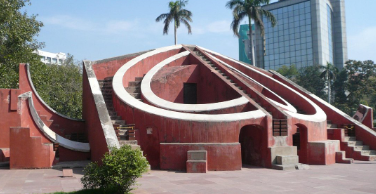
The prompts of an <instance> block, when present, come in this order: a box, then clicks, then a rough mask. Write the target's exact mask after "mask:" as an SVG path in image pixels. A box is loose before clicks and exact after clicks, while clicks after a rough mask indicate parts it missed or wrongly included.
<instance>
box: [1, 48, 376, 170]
mask: <svg viewBox="0 0 376 194" xmlns="http://www.w3.org/2000/svg"><path fill="white" fill-rule="evenodd" d="M83 66H84V71H83V94H82V95H83V120H75V119H71V118H67V117H66V116H63V115H61V114H59V113H57V112H56V111H54V110H53V109H51V108H50V107H49V106H48V105H47V104H45V103H44V102H43V100H42V99H41V98H40V97H39V96H38V93H37V91H36V90H35V88H34V87H33V83H32V80H31V78H30V73H29V69H28V65H25V64H21V65H20V78H19V79H20V80H19V82H20V84H19V89H0V98H1V99H0V134H1V135H0V162H4V161H9V163H10V168H11V169H14V168H50V167H51V166H53V165H55V164H57V163H59V162H63V161H80V160H92V161H98V160H100V158H101V157H102V156H103V154H104V153H106V152H108V147H110V146H115V147H119V146H120V145H123V144H130V145H132V146H133V147H135V148H137V147H138V148H140V149H142V151H143V153H144V155H145V157H146V158H147V160H148V161H149V163H150V165H151V168H154V169H163V170H185V171H187V172H206V171H217V170H218V171H230V170H240V169H241V167H242V165H243V164H251V165H257V166H262V167H266V168H276V169H296V168H304V165H302V164H321V165H330V164H333V163H336V162H337V163H352V161H353V159H355V160H375V159H376V152H375V151H374V150H376V132H375V131H374V128H373V127H374V126H373V120H372V118H373V112H372V109H371V108H369V107H366V106H360V108H359V111H358V112H357V114H356V115H355V116H354V118H353V117H350V116H348V115H346V114H345V113H343V112H341V111H340V110H338V109H337V108H335V107H333V106H332V105H330V104H328V103H326V102H325V101H324V100H322V99H320V98H318V97H316V96H315V95H313V94H311V93H309V92H308V91H306V90H304V89H303V88H301V87H299V86H298V85H296V84H294V83H293V82H291V81H290V80H288V79H286V78H284V77H283V76H281V75H280V74H278V73H277V72H275V71H265V70H263V69H259V68H256V67H253V66H249V65H246V64H244V63H242V62H239V61H236V60H233V59H231V58H228V57H226V56H223V55H221V54H218V53H215V52H213V51H210V50H208V49H205V48H202V47H199V46H189V45H176V46H170V47H164V48H159V49H154V50H151V51H147V52H141V53H136V54H130V55H125V56H120V57H116V58H111V59H105V60H100V61H84V63H83Z"/></svg>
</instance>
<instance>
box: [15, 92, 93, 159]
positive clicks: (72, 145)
mask: <svg viewBox="0 0 376 194" xmlns="http://www.w3.org/2000/svg"><path fill="white" fill-rule="evenodd" d="M21 96H22V97H23V98H26V99H27V100H28V102H29V103H28V104H29V109H30V113H31V116H32V118H33V120H34V122H35V124H36V125H37V126H38V128H39V130H40V131H41V132H42V133H43V134H44V135H45V136H46V137H47V138H48V139H49V140H51V142H53V143H56V144H59V145H60V146H62V147H64V148H67V149H70V150H73V151H79V152H89V151H90V145H89V144H88V143H81V142H76V141H71V140H69V139H66V138H64V137H61V136H60V135H58V134H56V133H55V132H54V131H52V130H51V129H50V128H49V127H48V126H46V125H45V124H44V122H43V121H42V119H41V118H40V117H39V115H38V113H37V110H36V109H35V107H34V102H33V98H32V93H31V92H27V93H25V94H22V95H21Z"/></svg>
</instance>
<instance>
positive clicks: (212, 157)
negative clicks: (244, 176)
mask: <svg viewBox="0 0 376 194" xmlns="http://www.w3.org/2000/svg"><path fill="white" fill-rule="evenodd" d="M188 150H206V151H207V166H208V170H209V171H223V170H240V169H241V167H242V163H241V153H240V144H161V161H160V163H161V169H162V170H183V171H185V170H186V165H187V163H186V161H187V159H188V158H187V152H188Z"/></svg>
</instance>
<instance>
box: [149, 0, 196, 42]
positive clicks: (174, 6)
mask: <svg viewBox="0 0 376 194" xmlns="http://www.w3.org/2000/svg"><path fill="white" fill-rule="evenodd" d="M187 4H188V0H178V1H175V2H174V1H170V3H169V4H168V7H169V8H170V12H169V13H163V14H161V15H160V16H158V17H157V19H155V21H156V22H159V21H161V20H164V21H163V23H164V28H163V34H168V29H169V28H170V23H171V22H174V35H175V45H176V44H177V33H176V31H177V29H178V28H179V27H180V23H183V24H184V25H185V26H186V27H187V28H188V34H192V29H191V25H190V24H189V22H192V12H190V11H189V10H186V9H183V8H184V7H185V6H186V5H187Z"/></svg>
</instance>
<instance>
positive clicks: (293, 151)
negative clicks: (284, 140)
mask: <svg viewBox="0 0 376 194" xmlns="http://www.w3.org/2000/svg"><path fill="white" fill-rule="evenodd" d="M297 153H298V149H297V148H296V146H278V147H272V148H270V154H271V160H272V164H276V163H277V156H296V155H298V154H297Z"/></svg>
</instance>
